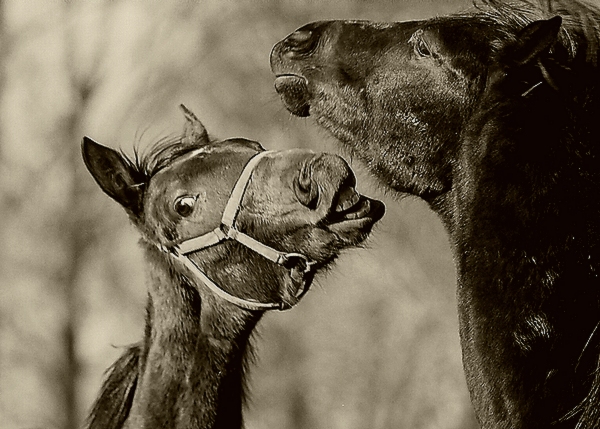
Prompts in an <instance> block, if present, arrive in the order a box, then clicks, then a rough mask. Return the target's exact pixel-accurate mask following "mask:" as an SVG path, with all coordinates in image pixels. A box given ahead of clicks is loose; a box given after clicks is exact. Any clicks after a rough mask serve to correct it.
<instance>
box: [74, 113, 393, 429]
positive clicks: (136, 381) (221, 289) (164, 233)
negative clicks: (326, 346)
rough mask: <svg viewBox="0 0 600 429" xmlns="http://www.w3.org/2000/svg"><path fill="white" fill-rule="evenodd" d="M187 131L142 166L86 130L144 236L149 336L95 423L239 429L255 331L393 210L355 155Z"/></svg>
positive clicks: (114, 193)
mask: <svg viewBox="0 0 600 429" xmlns="http://www.w3.org/2000/svg"><path fill="white" fill-rule="evenodd" d="M182 108H183V110H184V113H185V115H186V119H187V123H186V127H185V132H184V134H183V136H182V137H181V138H179V139H177V140H176V141H172V142H167V143H162V144H160V145H158V146H156V147H155V148H153V150H152V151H151V153H149V154H147V155H145V156H143V157H142V158H141V159H136V160H131V159H129V158H127V157H125V156H123V155H122V154H121V153H119V152H116V151H114V150H112V149H109V148H107V147H104V146H102V145H100V144H98V143H95V142H93V141H92V140H91V139H89V138H87V137H86V138H84V140H83V145H82V151H83V158H84V160H85V164H86V166H87V168H88V170H89V171H90V173H91V174H92V176H93V177H94V179H95V180H96V182H97V183H98V185H99V186H100V188H102V190H103V191H104V192H105V193H107V194H108V195H109V196H110V197H112V198H113V199H114V200H116V201H117V202H118V203H119V204H121V205H122V206H123V208H124V209H125V210H126V212H127V213H128V214H129V216H130V218H131V220H132V222H133V223H134V225H135V226H136V227H137V228H138V230H139V231H140V234H141V236H142V239H141V245H142V247H143V249H144V252H145V256H146V261H147V264H148V273H149V287H148V289H149V293H148V305H147V320H146V332H145V336H144V339H143V341H142V342H141V343H140V344H138V345H134V346H132V347H130V348H129V349H128V350H127V351H126V352H125V354H124V355H123V356H122V357H121V358H120V359H119V360H118V361H117V362H116V363H115V364H114V365H113V366H112V368H111V369H110V372H109V374H108V376H107V379H106V381H105V382H104V385H103V387H102V391H101V393H100V396H99V398H98V399H97V401H96V404H95V405H94V408H93V410H92V413H91V415H90V418H89V428H203V429H204V428H228V429H232V428H240V427H242V406H243V402H244V390H245V389H244V372H245V369H246V366H247V357H248V355H249V338H250V335H251V333H252V330H253V329H254V327H255V326H256V323H257V322H258V321H259V319H260V318H261V316H262V314H263V313H264V312H265V311H266V310H270V309H279V310H283V309H287V308H290V307H291V306H293V305H295V304H296V303H297V302H298V301H299V300H300V298H301V297H302V295H303V294H304V293H305V292H306V291H307V290H308V288H309V286H310V283H311V281H312V278H313V275H314V273H315V271H317V270H319V269H320V268H322V267H324V266H325V265H327V264H328V263H330V262H332V261H333V260H334V259H335V258H336V256H337V255H338V254H339V252H340V250H342V249H343V248H346V247H349V246H354V245H357V244H359V243H361V242H362V241H363V240H364V239H365V238H366V237H367V235H368V233H369V232H370V230H371V227H372V226H373V224H374V223H375V222H376V221H378V220H379V219H380V218H381V217H382V216H383V213H384V206H383V204H382V203H381V202H379V201H375V200H372V199H369V198H367V197H364V196H361V195H360V194H358V193H357V192H356V190H355V184H356V181H355V177H354V174H353V173H352V170H351V169H350V168H349V167H348V165H347V164H346V162H345V161H344V160H343V159H342V158H340V157H338V156H335V155H328V154H316V153H313V152H310V151H306V150H287V151H265V150H264V149H263V148H262V147H261V145H260V144H259V143H257V142H254V141H250V140H245V139H240V138H236V139H228V140H224V141H213V140H211V139H209V137H208V134H207V132H206V130H205V128H204V126H203V125H202V124H201V123H200V122H199V121H198V119H197V118H196V117H195V116H194V114H193V113H191V112H190V111H189V110H187V109H186V108H185V107H183V106H182Z"/></svg>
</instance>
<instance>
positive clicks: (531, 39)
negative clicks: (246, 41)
mask: <svg viewBox="0 0 600 429" xmlns="http://www.w3.org/2000/svg"><path fill="white" fill-rule="evenodd" d="M518 12H520V11H517V10H511V9H510V8H509V7H503V6H500V5H498V6H496V7H495V8H487V9H486V10H484V11H478V12H474V13H472V14H464V15H456V16H450V17H440V18H435V19H431V20H425V21H413V22H395V23H374V22H366V21H323V22H315V23H311V24H308V25H305V26H304V27H302V28H300V29H298V30H297V31H295V32H294V33H292V34H290V35H289V36H288V37H287V38H285V39H284V40H282V41H280V42H279V43H277V44H276V45H275V47H274V48H273V51H272V54H271V67H272V70H273V72H274V73H275V75H276V81H275V88H276V90H277V92H278V93H279V94H280V95H281V98H282V100H283V103H284V104H285V106H286V107H287V108H288V110H290V112H292V113H293V114H295V115H298V116H308V115H310V116H311V117H313V118H314V119H315V120H316V121H317V122H318V123H319V124H320V125H322V126H323V127H325V128H326V129H328V130H329V131H331V132H332V133H333V135H334V136H335V137H337V138H338V139H339V140H340V141H341V142H342V143H343V144H344V145H345V146H346V147H348V148H349V149H350V150H352V152H353V153H354V154H355V155H356V156H358V157H360V158H362V160H363V161H365V162H366V163H367V164H368V166H369V168H370V170H371V171H372V172H373V173H374V174H375V175H376V176H377V177H378V178H379V179H380V180H381V181H382V182H383V183H385V184H387V185H389V186H390V187H391V188H393V189H395V190H397V191H401V192H410V193H414V194H416V195H419V196H422V197H424V198H425V199H427V200H429V201H431V200H432V199H434V198H435V197H437V196H439V195H441V194H443V193H444V192H445V191H447V190H448V189H449V188H450V187H451V183H452V174H453V172H452V168H453V165H454V163H455V160H456V157H457V151H458V146H459V142H460V141H461V138H463V137H464V135H465V132H466V131H467V129H469V126H470V125H471V124H470V122H471V121H472V119H473V114H474V109H475V107H476V105H477V104H478V103H479V102H480V101H481V99H482V97H491V95H490V94H491V92H493V91H496V90H497V89H498V88H502V91H503V96H504V97H506V96H509V97H512V98H514V99H518V98H522V99H523V100H525V98H526V97H527V95H528V94H529V91H531V92H533V91H537V92H542V91H544V90H546V89H550V90H551V89H552V85H553V84H554V83H553V79H559V78H560V77H558V76H555V75H554V73H555V72H556V74H558V73H559V71H555V70H552V69H553V68H557V67H555V66H554V62H555V60H556V58H562V57H565V56H567V55H568V54H569V53H568V52H567V51H568V49H570V48H571V46H570V45H569V42H571V43H572V41H569V40H568V36H565V35H559V28H560V25H561V20H560V18H554V19H549V20H547V21H544V20H539V19H538V20H536V16H535V14H536V13H538V14H540V15H541V13H540V12H533V11H530V12H527V13H518ZM528 23H531V24H530V25H526V24H528ZM559 39H561V40H563V39H565V40H566V41H565V44H564V46H563V44H560V43H559V44H557V46H555V47H554V50H553V51H552V53H550V48H551V47H553V46H554V45H555V42H556V41H557V40H559ZM540 83H542V84H543V85H542V86H543V87H542V88H538V87H537V85H538V84H540Z"/></svg>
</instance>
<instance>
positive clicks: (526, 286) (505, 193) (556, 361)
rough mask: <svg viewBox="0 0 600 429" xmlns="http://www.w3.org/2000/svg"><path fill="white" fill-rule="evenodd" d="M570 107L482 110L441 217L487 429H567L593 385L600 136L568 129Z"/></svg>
mask: <svg viewBox="0 0 600 429" xmlns="http://www.w3.org/2000/svg"><path fill="white" fill-rule="evenodd" d="M538 91H548V92H549V89H547V88H546V89H544V88H539V89H538ZM548 99H550V100H552V99H551V98H550V96H548ZM542 101H544V100H542ZM550 105H551V104H550ZM565 105H566V103H562V104H559V103H556V106H555V108H554V109H551V108H547V109H542V106H535V107H536V108H531V107H530V111H531V112H533V113H529V114H525V112H520V111H518V110H517V108H516V107H514V106H510V105H507V106H506V109H505V110H500V109H502V106H500V107H498V105H494V106H493V108H494V109H496V110H495V111H494V112H493V113H495V114H494V115H492V114H489V115H487V116H486V113H487V112H486V111H485V109H480V112H481V113H480V115H481V116H479V117H475V118H474V120H473V123H475V124H477V121H478V120H479V121H481V122H479V126H480V127H479V128H477V129H476V130H477V131H478V132H477V133H473V137H472V139H471V140H467V141H466V143H465V144H464V145H463V147H462V148H461V153H460V157H461V158H460V161H459V164H460V167H461V168H460V169H459V171H458V172H457V174H456V175H455V178H454V179H455V180H454V181H453V190H452V192H451V195H450V196H449V197H446V200H445V201H444V204H442V206H443V209H442V210H439V212H440V214H442V216H443V217H444V222H445V223H446V225H447V226H449V230H450V233H451V235H452V241H453V243H454V247H455V257H456V261H457V265H458V302H459V313H460V325H461V326H460V329H461V338H462V346H463V358H464V361H465V362H466V363H468V365H466V367H465V370H466V374H467V378H468V379H469V383H468V384H469V386H470V388H471V390H472V391H471V395H472V397H473V399H474V404H475V406H476V407H478V408H479V409H478V410H477V414H478V416H479V418H480V419H481V422H480V423H481V424H482V427H485V428H488V427H499V426H497V423H498V422H500V421H501V422H502V423H503V425H502V427H549V426H550V425H554V426H553V427H556V428H562V427H565V428H566V427H569V428H571V427H574V421H573V420H574V419H573V418H572V417H573V416H572V414H573V413H572V412H576V413H575V415H577V416H579V415H581V414H580V413H581V412H582V409H583V408H585V407H579V406H578V404H579V403H583V401H584V399H585V396H586V395H588V394H591V393H590V392H592V393H593V387H594V386H596V387H598V386H600V384H598V380H597V381H594V377H595V375H594V374H596V370H597V367H598V362H599V361H598V352H597V350H598V346H599V345H600V338H599V335H598V332H600V327H599V323H600V322H599V320H600V319H599V317H598V314H600V287H599V286H600V281H599V277H598V272H599V271H600V244H599V243H600V229H599V228H598V213H600V200H598V197H597V189H598V187H599V186H600V168H599V164H598V160H600V150H599V149H598V147H597V145H596V144H595V141H596V140H597V137H598V135H600V132H599V131H597V130H596V129H595V128H594V127H592V126H590V125H589V124H578V125H580V126H571V127H569V124H568V123H567V122H566V121H567V119H569V120H571V119H572V118H573V117H575V118H581V117H582V115H576V114H574V113H573V111H576V106H574V105H573V104H572V105H571V106H570V107H569V108H570V109H571V111H565V110H566V108H565V107H561V106H565ZM517 107H518V106H517ZM523 108H525V107H523ZM594 108H595V111H596V112H598V111H599V110H600V109H598V106H594ZM489 112H492V109H491V108H490V110H489ZM535 112H541V113H543V114H544V116H542V114H541V113H540V115H539V116H536V115H535ZM590 116H591V115H590ZM520 118H525V119H523V120H522V122H520ZM486 121H489V122H486ZM502 121H506V123H504V122H502ZM482 124H483V125H482ZM496 130H508V131H505V132H506V133H507V134H500V133H499V132H498V131H496ZM512 130H519V133H516V132H513V133H512V134H510V132H512ZM592 133H594V134H592ZM593 383H594V384H593ZM592 384H593V385H592ZM589 402H590V401H588V403H589ZM549 410H552V412H548V411H549ZM494 425H496V426H494ZM585 427H587V426H585ZM590 427H597V426H594V425H591V426H590Z"/></svg>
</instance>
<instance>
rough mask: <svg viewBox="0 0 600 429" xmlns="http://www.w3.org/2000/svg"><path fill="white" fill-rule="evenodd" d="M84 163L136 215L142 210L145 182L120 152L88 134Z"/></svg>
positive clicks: (108, 191) (84, 149)
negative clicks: (98, 141) (94, 139)
mask: <svg viewBox="0 0 600 429" xmlns="http://www.w3.org/2000/svg"><path fill="white" fill-rule="evenodd" d="M81 153H82V155H83V161H84V163H85V166H86V167H87V169H88V170H89V172H90V173H91V175H92V177H93V178H94V180H95V181H96V183H98V185H99V186H100V188H101V189H102V190H103V191H104V192H105V193H106V194H107V195H108V196H110V197H111V198H112V199H114V200H115V201H116V202H118V203H119V204H121V205H122V206H123V208H124V209H125V210H126V211H127V212H128V213H129V214H130V215H131V216H133V217H138V216H139V215H140V214H141V212H142V199H143V195H144V188H145V182H144V181H143V180H142V179H141V174H140V173H139V172H138V171H137V169H136V168H135V167H134V166H133V164H132V163H131V161H129V160H128V159H127V158H126V157H124V156H123V155H122V154H121V153H120V152H117V151H116V150H113V149H111V148H108V147H106V146H103V145H101V144H99V143H96V142H95V141H93V140H92V139H90V138H89V137H84V138H83V141H82V142H81Z"/></svg>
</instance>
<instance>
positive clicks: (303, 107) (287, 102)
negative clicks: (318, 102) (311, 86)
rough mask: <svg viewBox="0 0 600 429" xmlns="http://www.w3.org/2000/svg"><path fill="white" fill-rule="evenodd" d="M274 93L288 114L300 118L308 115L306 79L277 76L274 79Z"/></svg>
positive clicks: (308, 98) (308, 96)
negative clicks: (277, 95) (279, 98)
mask: <svg viewBox="0 0 600 429" xmlns="http://www.w3.org/2000/svg"><path fill="white" fill-rule="evenodd" d="M275 91H277V93H278V94H279V95H280V96H281V101H282V102H283V104H284V106H285V107H286V109H288V110H289V111H290V113H292V114H293V115H296V116H300V117H306V116H309V115H310V94H309V91H308V82H307V80H306V78H304V77H302V76H298V75H295V74H282V75H278V76H277V77H276V78H275Z"/></svg>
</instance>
